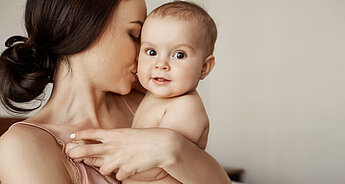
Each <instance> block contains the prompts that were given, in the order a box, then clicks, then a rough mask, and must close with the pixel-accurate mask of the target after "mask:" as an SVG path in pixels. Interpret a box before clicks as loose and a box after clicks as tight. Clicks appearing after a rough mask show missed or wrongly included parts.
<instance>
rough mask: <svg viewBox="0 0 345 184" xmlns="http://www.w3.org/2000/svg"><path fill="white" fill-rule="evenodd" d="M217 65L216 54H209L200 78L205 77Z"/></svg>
mask: <svg viewBox="0 0 345 184" xmlns="http://www.w3.org/2000/svg"><path fill="white" fill-rule="evenodd" d="M214 65H215V58H214V55H212V54H211V55H209V56H208V57H207V58H206V59H205V62H204V65H203V66H202V70H201V75H200V79H204V78H205V77H206V76H207V75H208V74H209V73H210V72H211V71H212V69H213V67H214Z"/></svg>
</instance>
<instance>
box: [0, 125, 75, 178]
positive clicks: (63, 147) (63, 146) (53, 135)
mask: <svg viewBox="0 0 345 184" xmlns="http://www.w3.org/2000/svg"><path fill="white" fill-rule="evenodd" d="M18 125H24V126H31V127H35V128H38V129H41V130H43V131H45V132H47V133H48V134H50V135H51V136H52V137H53V138H54V139H55V140H56V142H57V143H58V144H59V145H61V146H62V150H63V151H64V150H65V143H64V142H63V141H62V140H60V139H59V138H57V137H56V135H55V134H54V133H53V132H52V131H50V130H48V129H47V128H45V127H43V126H42V125H39V124H35V123H29V122H24V121H21V122H17V123H14V124H12V125H11V126H10V128H12V127H13V126H18ZM10 128H9V129H10ZM65 156H66V159H67V160H68V163H69V164H70V166H71V167H72V169H73V172H74V178H73V184H81V173H80V171H79V170H78V168H77V165H76V163H74V162H73V160H72V159H71V158H69V157H68V156H67V155H66V154H65ZM0 184H1V182H0Z"/></svg>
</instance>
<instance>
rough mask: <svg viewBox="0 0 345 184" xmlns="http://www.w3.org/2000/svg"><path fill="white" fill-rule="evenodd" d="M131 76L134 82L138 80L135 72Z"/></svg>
mask: <svg viewBox="0 0 345 184" xmlns="http://www.w3.org/2000/svg"><path fill="white" fill-rule="evenodd" d="M132 75H133V78H134V80H135V81H137V80H138V76H137V73H136V72H132Z"/></svg>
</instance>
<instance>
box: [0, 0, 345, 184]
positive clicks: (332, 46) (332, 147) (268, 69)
mask: <svg viewBox="0 0 345 184" xmlns="http://www.w3.org/2000/svg"><path fill="white" fill-rule="evenodd" d="M164 2H167V1H166V0H148V1H147V5H148V10H149V11H151V10H152V9H153V8H154V7H156V6H158V5H159V4H161V3H164ZM195 2H197V3H199V4H200V5H201V6H203V7H204V8H205V9H206V10H207V11H208V12H209V13H210V14H211V15H212V16H213V18H214V20H215V22H216V23H217V26H218V30H219V37H218V40H217V44H216V51H215V56H216V67H215V68H214V70H213V71H212V73H211V75H210V76H208V77H207V78H206V79H205V80H204V81H202V82H201V83H200V85H199V91H200V93H201V95H202V98H203V100H204V103H205V106H206V108H207V111H208V114H209V117H210V120H211V131H210V136H209V143H208V148H207V151H208V152H209V153H210V154H211V155H212V156H214V157H215V158H216V159H217V160H218V161H219V162H220V163H221V164H222V165H223V166H226V167H235V168H242V169H244V170H245V175H244V176H245V177H244V181H245V182H246V183H251V184H290V183H294V184H321V183H332V184H343V183H345V174H344V171H345V113H344V112H345V97H344V95H345V87H344V86H345V72H344V70H345V0H212V1H211V0H198V1H195ZM24 4H25V1H24V0H0V44H1V47H0V48H1V50H3V49H4V48H5V47H4V42H5V40H6V39H7V38H8V37H10V36H12V35H15V34H19V35H25V34H24V30H23V28H24V26H23V10H24ZM0 113H1V114H0V115H1V116H8V115H7V114H6V113H5V112H4V111H3V110H1V112H0Z"/></svg>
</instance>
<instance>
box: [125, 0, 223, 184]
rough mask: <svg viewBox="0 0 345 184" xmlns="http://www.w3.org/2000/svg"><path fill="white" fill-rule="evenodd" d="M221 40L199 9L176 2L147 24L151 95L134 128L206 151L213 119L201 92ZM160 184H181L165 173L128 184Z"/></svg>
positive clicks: (143, 50)
mask: <svg viewBox="0 0 345 184" xmlns="http://www.w3.org/2000/svg"><path fill="white" fill-rule="evenodd" d="M216 38H217V28H216V25H215V23H214V21H213V20H212V18H211V17H210V16H209V15H208V14H207V12H206V11H205V10H203V9H202V8H201V7H199V6H198V5H195V4H192V3H189V2H183V1H175V2H171V3H167V4H164V5H162V6H160V7H158V8H157V9H155V10H153V11H152V13H151V14H150V15H149V16H148V17H147V18H146V20H145V23H144V25H143V29H142V33H141V46H140V53H139V58H138V78H139V81H140V83H141V84H142V86H143V87H144V88H146V89H147V93H146V95H145V97H144V99H143V101H142V102H141V103H140V105H139V107H138V109H137V111H136V113H135V116H134V121H133V125H132V128H150V127H161V128H169V129H172V130H174V131H176V132H178V133H180V134H182V135H183V136H185V137H186V138H188V139H189V140H191V141H192V142H193V143H195V144H196V145H198V146H199V147H200V148H202V149H205V148H206V143H207V136H208V131H209V120H208V117H207V114H206V111H205V108H204V105H203V103H202V100H201V98H200V96H199V94H198V92H197V91H196V87H197V85H198V83H199V80H200V79H204V78H205V77H206V76H207V75H208V74H209V73H210V72H211V70H212V68H213V66H214V64H215V58H214V56H213V50H214V44H215V41H216ZM191 172H192V171H191ZM160 180H161V181H163V180H164V182H162V183H178V182H177V181H176V180H174V179H173V177H171V176H169V175H168V174H167V173H166V172H165V171H164V170H162V169H159V168H157V169H156V168H155V169H151V170H148V171H144V172H141V173H138V174H135V175H133V176H131V177H130V178H129V179H126V180H124V181H123V183H125V184H128V183H136V182H135V181H137V182H138V181H146V182H149V181H160ZM170 181H171V182H170ZM173 181H175V182H173Z"/></svg>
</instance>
